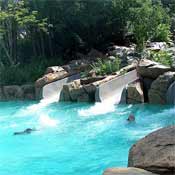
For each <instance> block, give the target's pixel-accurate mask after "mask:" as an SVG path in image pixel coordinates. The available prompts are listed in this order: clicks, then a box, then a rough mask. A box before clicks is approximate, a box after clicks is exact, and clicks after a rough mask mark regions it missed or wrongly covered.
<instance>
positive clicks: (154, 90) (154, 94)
mask: <svg viewBox="0 0 175 175" xmlns="http://www.w3.org/2000/svg"><path fill="white" fill-rule="evenodd" d="M174 81H175V72H166V73H165V74H163V75H160V76H159V77H158V78H157V79H156V80H155V81H153V83H152V85H151V88H150V90H149V92H148V98H149V102H150V103H152V104H166V94H167V91H168V88H169V86H170V85H171V84H172V83H173V82H174Z"/></svg>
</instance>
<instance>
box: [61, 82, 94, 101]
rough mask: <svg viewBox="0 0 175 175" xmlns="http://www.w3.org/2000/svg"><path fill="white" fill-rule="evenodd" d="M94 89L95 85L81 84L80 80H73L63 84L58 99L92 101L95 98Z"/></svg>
mask: <svg viewBox="0 0 175 175" xmlns="http://www.w3.org/2000/svg"><path fill="white" fill-rule="evenodd" d="M95 91H96V86H95V85H93V84H87V85H81V83H80V80H75V81H73V82H71V83H68V84H66V85H64V86H63V89H62V91H61V94H60V101H73V102H92V101H94V100H95Z"/></svg>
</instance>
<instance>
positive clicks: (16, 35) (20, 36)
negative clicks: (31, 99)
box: [0, 0, 47, 65]
mask: <svg viewBox="0 0 175 175" xmlns="http://www.w3.org/2000/svg"><path fill="white" fill-rule="evenodd" d="M37 16H38V12H37V11H30V9H29V8H28V7H27V2H26V1H24V0H20V1H13V0H9V1H8V2H6V1H2V2H1V11H0V47H1V51H2V52H3V53H4V55H5V58H6V60H1V61H4V62H5V63H7V64H10V65H14V64H17V62H18V52H17V51H18V41H19V40H24V39H27V38H29V37H30V36H31V33H32V29H33V28H35V29H36V30H42V31H44V32H47V28H46V25H47V20H46V19H42V20H38V19H37Z"/></svg>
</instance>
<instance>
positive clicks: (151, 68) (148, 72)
mask: <svg viewBox="0 0 175 175" xmlns="http://www.w3.org/2000/svg"><path fill="white" fill-rule="evenodd" d="M171 70H172V68H170V67H167V66H164V65H160V64H154V62H153V63H152V64H151V65H147V64H146V65H139V66H138V68H137V71H138V73H139V75H140V76H142V77H146V78H151V79H156V78H157V77H158V76H160V75H162V74H164V73H165V72H168V71H171Z"/></svg>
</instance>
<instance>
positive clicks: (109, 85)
mask: <svg viewBox="0 0 175 175" xmlns="http://www.w3.org/2000/svg"><path fill="white" fill-rule="evenodd" d="M138 79H139V77H138V74H137V71H136V70H132V71H130V72H128V73H126V74H124V75H121V76H119V77H116V78H114V79H112V80H110V81H108V82H106V83H103V84H101V85H100V86H99V87H98V88H97V91H96V94H95V100H96V102H103V101H105V100H107V99H110V98H112V99H113V100H114V101H115V103H116V104H118V103H126V90H125V89H126V87H127V85H128V84H130V83H132V82H134V81H136V80H138Z"/></svg>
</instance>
